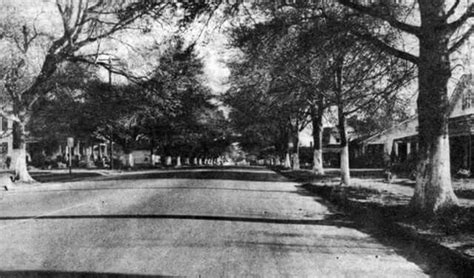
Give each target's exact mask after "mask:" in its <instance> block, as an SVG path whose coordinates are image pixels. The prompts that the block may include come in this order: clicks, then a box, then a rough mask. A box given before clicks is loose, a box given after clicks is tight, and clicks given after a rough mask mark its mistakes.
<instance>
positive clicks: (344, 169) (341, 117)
mask: <svg viewBox="0 0 474 278" xmlns="http://www.w3.org/2000/svg"><path fill="white" fill-rule="evenodd" d="M337 60H338V61H337V65H336V66H337V67H336V72H335V83H336V84H335V85H336V98H337V118H338V121H339V126H338V127H339V136H340V142H341V145H340V169H341V185H342V186H344V185H345V186H347V185H350V184H351V174H350V168H349V144H348V142H347V132H346V116H345V114H344V101H343V98H342V65H343V63H344V56H341V57H338V58H337Z"/></svg>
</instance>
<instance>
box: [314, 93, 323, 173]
mask: <svg viewBox="0 0 474 278" xmlns="http://www.w3.org/2000/svg"><path fill="white" fill-rule="evenodd" d="M323 103H324V98H323V96H322V95H321V96H319V97H318V105H317V107H313V108H312V110H311V121H312V124H313V141H314V143H313V171H314V172H315V173H316V174H317V175H324V167H323V113H324V109H323Z"/></svg>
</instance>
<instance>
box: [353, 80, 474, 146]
mask: <svg viewBox="0 0 474 278" xmlns="http://www.w3.org/2000/svg"><path fill="white" fill-rule="evenodd" d="M473 83H474V80H473V78H472V74H464V75H463V76H461V78H460V80H459V82H458V83H457V85H456V88H455V89H454V91H453V93H452V94H451V97H450V99H449V108H448V113H449V114H450V115H451V117H452V116H453V112H454V110H455V108H456V104H458V103H459V101H461V100H462V96H463V94H464V93H466V92H468V90H466V88H468V87H469V86H470V87H474V86H473ZM472 113H474V111H472V112H471V114H472ZM413 121H417V122H418V115H417V114H416V115H413V116H412V117H410V118H408V119H407V120H405V121H402V122H400V123H398V124H396V125H394V126H392V127H390V128H388V129H385V130H383V131H381V132H379V133H377V134H375V135H373V136H371V137H369V138H366V139H364V140H361V142H362V143H363V144H370V143H378V141H380V140H381V139H382V138H383V137H384V136H387V135H389V134H390V133H395V132H397V131H398V132H399V131H400V130H403V128H405V130H406V133H405V134H403V135H399V136H393V137H396V138H402V137H409V136H413V135H416V134H417V131H416V130H415V131H413V130H408V128H407V127H409V123H411V122H413ZM412 129H413V128H412Z"/></svg>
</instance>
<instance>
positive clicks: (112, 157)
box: [109, 57, 114, 170]
mask: <svg viewBox="0 0 474 278" xmlns="http://www.w3.org/2000/svg"><path fill="white" fill-rule="evenodd" d="M109 90H110V91H112V58H111V57H109ZM112 128H113V127H112V126H111V127H110V170H113V169H114V141H113V139H114V132H113V130H112Z"/></svg>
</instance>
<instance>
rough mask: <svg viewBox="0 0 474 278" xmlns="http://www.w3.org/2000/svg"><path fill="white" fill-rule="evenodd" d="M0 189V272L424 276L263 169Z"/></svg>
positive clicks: (185, 172) (394, 252)
mask: <svg viewBox="0 0 474 278" xmlns="http://www.w3.org/2000/svg"><path fill="white" fill-rule="evenodd" d="M1 194H2V195H1V197H0V250H1V252H0V277H4V276H6V277H8V276H10V277H12V276H15V275H16V276H15V277H23V275H26V274H34V275H36V274H38V273H40V274H41V273H42V274H43V275H53V274H56V275H57V277H63V276H65V275H67V274H71V275H77V274H81V275H85V276H81V277H87V274H98V273H101V274H103V273H120V274H136V275H166V276H167V275H171V276H174V275H176V276H190V277H248V276H252V277H424V276H426V274H425V273H424V272H423V270H422V269H421V268H420V266H418V265H417V264H415V263H413V262H410V261H409V260H407V259H406V258H405V257H404V256H402V255H401V254H403V252H401V251H400V250H398V249H397V248H395V247H393V246H392V247H391V246H390V245H387V244H382V243H380V242H379V241H378V240H377V239H375V238H373V237H371V236H370V235H368V234H366V233H364V232H361V231H360V230H357V229H356V228H354V227H353V225H352V224H351V222H350V221H348V220H346V219H345V218H344V217H343V216H341V215H338V214H335V213H332V212H331V210H330V209H329V208H328V207H327V206H325V205H324V204H323V202H322V200H320V199H319V198H318V197H315V196H312V195H310V194H308V193H307V192H305V191H304V190H303V189H302V188H300V187H299V186H297V185H296V183H293V182H289V181H287V180H285V179H284V178H283V177H281V176H279V175H277V174H276V173H274V172H271V171H269V170H264V169H212V170H211V169H208V170H205V169H194V170H180V171H169V172H166V171H156V172H153V173H148V174H136V175H122V176H119V177H106V178H96V179H95V180H92V179H91V180H89V181H80V182H70V183H56V184H43V185H41V186H36V187H34V188H31V189H22V190H16V191H8V192H1ZM22 271H24V272H22ZM94 277H100V276H94ZM138 277H141V276H138Z"/></svg>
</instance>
